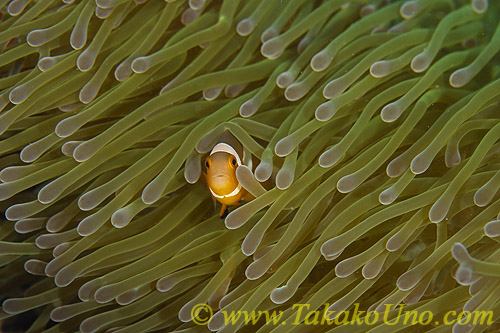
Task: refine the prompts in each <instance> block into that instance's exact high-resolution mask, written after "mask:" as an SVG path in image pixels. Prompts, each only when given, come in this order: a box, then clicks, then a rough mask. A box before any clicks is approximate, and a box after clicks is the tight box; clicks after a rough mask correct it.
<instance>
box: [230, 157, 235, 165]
mask: <svg viewBox="0 0 500 333" xmlns="http://www.w3.org/2000/svg"><path fill="white" fill-rule="evenodd" d="M231 163H233V165H236V159H235V158H234V157H233V160H232V161H231Z"/></svg>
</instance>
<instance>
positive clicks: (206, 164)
mask: <svg viewBox="0 0 500 333" xmlns="http://www.w3.org/2000/svg"><path fill="white" fill-rule="evenodd" d="M205 166H206V167H207V169H208V168H210V164H209V163H208V161H205Z"/></svg>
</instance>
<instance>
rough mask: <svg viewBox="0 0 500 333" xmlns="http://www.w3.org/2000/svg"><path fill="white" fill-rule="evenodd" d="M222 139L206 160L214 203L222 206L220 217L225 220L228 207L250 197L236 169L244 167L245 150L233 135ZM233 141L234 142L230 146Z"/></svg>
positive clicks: (224, 136) (209, 186)
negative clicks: (243, 154)
mask: <svg viewBox="0 0 500 333" xmlns="http://www.w3.org/2000/svg"><path fill="white" fill-rule="evenodd" d="M222 138H223V140H222V139H221V141H219V142H218V143H217V144H216V145H215V147H214V148H213V149H212V151H211V152H210V155H209V156H208V157H207V158H206V159H205V168H206V170H207V173H206V175H205V178H206V181H207V185H208V189H209V190H210V194H211V195H212V198H213V199H214V202H215V200H217V201H218V202H220V203H221V204H222V209H221V211H220V214H219V215H220V217H222V218H223V217H224V216H225V215H226V214H227V206H233V205H239V204H240V202H241V201H243V200H245V199H249V198H248V197H249V196H250V195H249V193H248V192H247V191H246V190H245V189H244V188H243V187H242V186H241V184H240V183H239V181H238V179H237V178H236V168H238V166H240V165H242V159H241V157H240V156H242V154H241V153H242V151H243V148H242V147H241V144H240V143H239V142H237V140H236V139H234V138H233V137H232V135H231V136H230V135H227V134H226V135H223V137H222ZM231 139H234V140H231ZM231 141H234V142H233V143H232V144H230V143H229V142H231ZM238 151H239V152H238Z"/></svg>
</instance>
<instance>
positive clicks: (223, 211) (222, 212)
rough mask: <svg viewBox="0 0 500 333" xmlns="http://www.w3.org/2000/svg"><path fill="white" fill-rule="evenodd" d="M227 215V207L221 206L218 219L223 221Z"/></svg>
mask: <svg viewBox="0 0 500 333" xmlns="http://www.w3.org/2000/svg"><path fill="white" fill-rule="evenodd" d="M227 214H229V210H228V209H227V206H226V205H222V208H221V210H220V214H219V216H220V218H221V219H225V218H226V216H227Z"/></svg>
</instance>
